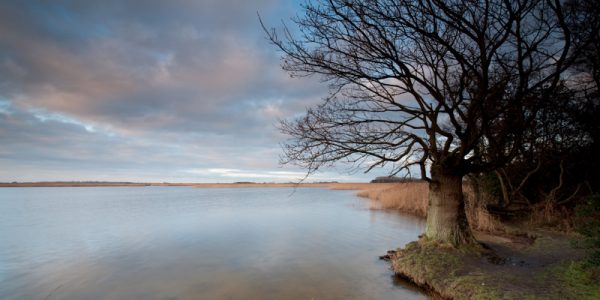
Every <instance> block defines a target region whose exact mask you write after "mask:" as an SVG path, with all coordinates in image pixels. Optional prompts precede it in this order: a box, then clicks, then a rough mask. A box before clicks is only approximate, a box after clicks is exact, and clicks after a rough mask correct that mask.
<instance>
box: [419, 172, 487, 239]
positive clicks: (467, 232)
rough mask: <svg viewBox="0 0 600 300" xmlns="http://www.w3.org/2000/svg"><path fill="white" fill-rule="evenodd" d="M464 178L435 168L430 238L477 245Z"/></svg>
mask: <svg viewBox="0 0 600 300" xmlns="http://www.w3.org/2000/svg"><path fill="white" fill-rule="evenodd" d="M462 178H463V176H462V175H455V174H452V173H451V172H448V171H447V170H444V169H443V168H442V167H439V166H432V167H431V179H432V180H431V182H430V183H429V207H428V208H427V226H426V228H425V236H427V238H429V239H431V240H436V241H441V242H446V243H451V244H453V245H461V244H470V243H473V242H475V239H474V238H473V234H472V233H471V228H470V227H469V222H468V221H467V215H466V213H465V202H464V197H463V190H462Z"/></svg>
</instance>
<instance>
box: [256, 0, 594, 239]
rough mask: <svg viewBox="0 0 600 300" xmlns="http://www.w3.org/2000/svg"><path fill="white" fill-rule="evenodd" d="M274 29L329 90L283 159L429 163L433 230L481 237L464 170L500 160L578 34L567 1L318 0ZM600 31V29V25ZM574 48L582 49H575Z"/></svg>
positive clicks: (290, 58) (302, 68)
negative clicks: (472, 220)
mask: <svg viewBox="0 0 600 300" xmlns="http://www.w3.org/2000/svg"><path fill="white" fill-rule="evenodd" d="M303 8H304V15H303V16H302V17H299V18H296V19H294V22H295V23H296V24H297V25H298V29H299V32H297V33H293V32H292V31H291V30H289V29H288V28H287V27H286V28H284V29H283V31H279V32H278V31H277V30H274V29H273V30H269V31H268V36H269V38H270V40H271V41H272V43H273V44H274V45H276V46H277V47H278V48H279V49H280V50H281V51H283V53H284V57H283V68H284V69H285V70H287V71H289V72H290V73H291V74H292V75H296V76H306V75H320V76H322V78H323V79H324V80H325V81H327V82H328V83H329V85H330V88H331V91H332V92H331V94H330V96H329V97H327V98H326V99H325V100H324V102H323V103H322V104H320V105H319V106H317V107H314V108H311V109H309V110H308V111H307V113H306V115H305V116H304V117H303V118H300V119H297V120H293V121H284V122H282V124H281V130H282V131H283V132H284V133H287V134H289V135H290V136H291V137H292V139H291V140H290V141H289V142H288V143H287V144H286V145H284V151H285V159H284V162H291V163H296V164H298V165H300V166H303V167H305V168H306V169H307V170H308V172H309V173H311V172H314V171H316V170H317V169H319V168H320V167H322V166H325V165H330V164H333V163H334V162H337V161H349V162H352V163H356V164H361V165H365V164H366V170H367V171H369V170H371V169H373V168H375V167H382V166H389V167H391V170H392V172H391V173H392V174H398V173H400V172H403V171H404V172H407V173H408V174H410V173H411V172H412V171H413V170H415V169H416V170H419V171H420V175H421V177H422V178H423V179H425V180H428V181H429V183H430V200H429V208H428V216H427V226H426V231H425V234H426V236H427V237H428V238H430V239H434V240H439V241H443V242H451V243H453V244H463V243H470V242H472V241H473V237H472V234H471V231H470V229H469V225H468V223H467V219H466V216H465V212H464V200H463V192H462V181H463V177H464V176H465V175H467V174H470V173H476V172H483V171H491V170H495V169H497V168H499V167H501V166H503V165H505V164H506V163H508V162H509V161H511V159H512V158H513V157H514V156H515V155H516V153H517V152H518V150H519V149H520V148H521V147H522V143H523V140H522V137H523V132H524V130H525V129H527V128H528V126H530V124H532V122H534V120H535V118H536V113H537V111H538V110H539V109H540V107H542V106H543V103H544V101H545V99H547V98H548V97H549V95H552V94H554V92H555V90H556V87H557V86H558V85H559V82H560V81H561V74H563V72H564V71H565V70H566V69H567V68H568V67H569V66H570V65H571V64H572V63H573V61H574V60H575V58H576V57H577V50H576V49H579V46H580V45H579V44H584V43H586V41H580V40H577V41H575V40H573V39H572V37H571V32H570V29H569V25H568V24H569V22H568V20H570V18H571V16H569V15H565V13H564V10H563V7H562V2H561V1H560V0H467V1H464V0H447V1H443V0H365V1H357V0H320V1H315V2H308V3H306V4H305V5H304V6H303ZM595 30H597V28H596V29H595ZM573 49H575V50H573Z"/></svg>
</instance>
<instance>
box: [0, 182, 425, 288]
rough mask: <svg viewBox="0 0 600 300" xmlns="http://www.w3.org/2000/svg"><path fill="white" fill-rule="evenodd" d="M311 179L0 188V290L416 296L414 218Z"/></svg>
mask: <svg viewBox="0 0 600 300" xmlns="http://www.w3.org/2000/svg"><path fill="white" fill-rule="evenodd" d="M354 193H355V192H354V191H335V190H326V189H319V188H297V189H294V188H205V189H204V188H202V189H201V188H193V187H75V188H3V189H0V214H1V218H0V299H426V296H424V295H423V294H422V293H421V292H420V291H418V290H416V289H414V288H413V287H411V286H410V285H407V284H405V283H403V282H402V281H399V280H398V279H396V278H395V277H394V276H393V273H392V272H391V271H390V270H389V264H388V263H386V262H384V261H381V260H379V259H378V256H379V255H383V254H385V252H386V250H389V249H395V248H397V247H400V246H403V245H404V244H406V243H408V242H410V241H413V240H416V239H417V236H418V235H419V234H420V233H421V232H422V231H423V229H424V225H425V224H424V220H422V219H419V218H416V217H413V216H410V215H403V214H400V213H396V212H390V211H373V210H369V209H368V203H367V200H365V199H361V198H358V197H356V196H355V195H354Z"/></svg>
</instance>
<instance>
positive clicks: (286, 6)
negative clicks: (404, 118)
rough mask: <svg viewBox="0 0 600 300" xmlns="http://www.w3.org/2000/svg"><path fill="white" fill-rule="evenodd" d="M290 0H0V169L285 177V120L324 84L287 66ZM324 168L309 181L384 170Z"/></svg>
mask: <svg viewBox="0 0 600 300" xmlns="http://www.w3.org/2000/svg"><path fill="white" fill-rule="evenodd" d="M299 8H300V6H299V3H297V2H294V1H289V0H253V1H246V0H198V1H186V0H170V1H162V0H151V1H118V0H114V1H113V0H110V1H108V0H104V1H66V0H65V1H1V2H0V181H4V182H6V181H46V180H99V181H152V182H160V181H170V182H190V181H193V182H232V181H246V180H251V181H261V182H262V181H290V180H297V179H298V178H300V177H302V176H303V175H304V173H303V171H302V170H300V169H298V168H295V167H294V166H287V165H286V166H280V165H279V155H280V154H281V148H280V146H279V144H280V143H282V142H284V141H285V140H286V138H287V137H286V136H284V135H282V134H281V133H279V132H278V131H277V129H276V127H275V125H276V124H277V120H278V119H282V118H293V117H294V116H298V115H300V114H302V113H303V112H304V111H305V109H306V108H307V107H309V106H312V105H314V104H316V103H318V102H319V101H320V100H321V99H322V97H323V96H324V95H325V94H326V92H327V90H326V85H325V84H323V83H321V82H319V79H318V78H302V79H299V78H290V76H289V75H287V74H286V73H285V72H284V71H282V70H281V68H280V53H278V52H277V51H276V50H275V49H274V47H273V46H272V45H270V44H269V43H268V41H267V40H266V38H265V34H264V32H263V31H262V29H261V27H260V24H259V21H258V17H257V12H259V13H260V14H261V16H262V17H263V19H264V20H265V22H266V23H267V24H269V25H270V26H280V24H281V22H282V21H283V20H288V19H289V18H290V17H291V16H293V15H296V14H298V13H300V10H299ZM347 170H348V168H347V167H346V166H343V165H340V166H339V167H337V168H335V169H329V170H325V171H324V172H322V173H320V174H317V175H315V176H313V177H311V178H309V181H316V180H340V181H353V180H358V181H364V180H367V179H369V178H372V177H373V176H376V175H379V174H367V175H364V174H362V173H361V172H358V173H352V174H350V173H348V172H347Z"/></svg>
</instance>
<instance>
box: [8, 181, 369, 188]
mask: <svg viewBox="0 0 600 300" xmlns="http://www.w3.org/2000/svg"><path fill="white" fill-rule="evenodd" d="M368 184H369V183H366V182H361V183H337V182H318V183H291V182H290V183H254V182H238V183H167V182H164V183H148V182H87V181H86V182H73V181H44V182H0V188H2V187H124V186H133V187H145V186H190V187H196V188H236V187H237V188H242V187H243V188H247V187H257V188H258V187H326V188H334V189H356V186H357V185H359V186H361V185H368ZM351 187H352V188H351ZM359 189H360V188H359Z"/></svg>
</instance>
